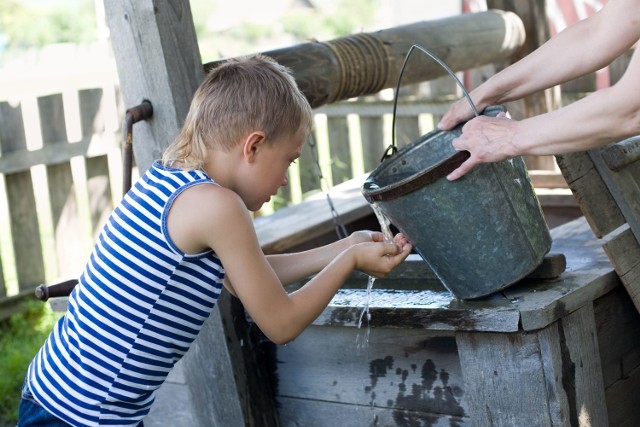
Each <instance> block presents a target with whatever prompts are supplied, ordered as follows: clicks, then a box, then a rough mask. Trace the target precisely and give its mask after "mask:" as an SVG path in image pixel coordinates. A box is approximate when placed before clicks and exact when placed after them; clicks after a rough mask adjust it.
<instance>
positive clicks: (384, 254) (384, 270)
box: [352, 232, 413, 278]
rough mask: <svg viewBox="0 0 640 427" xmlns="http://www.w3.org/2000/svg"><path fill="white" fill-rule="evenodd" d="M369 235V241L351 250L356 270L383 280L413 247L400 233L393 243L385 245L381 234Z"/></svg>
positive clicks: (372, 233)
mask: <svg viewBox="0 0 640 427" xmlns="http://www.w3.org/2000/svg"><path fill="white" fill-rule="evenodd" d="M369 233H371V234H370V239H371V240H369V241H368V242H363V243H358V244H356V245H355V246H353V248H352V249H353V253H354V256H355V264H356V269H358V270H360V271H362V272H363V273H366V274H368V275H370V276H373V277H375V278H384V277H386V276H387V275H388V274H389V273H390V272H391V271H392V270H393V269H394V268H395V267H397V266H398V264H400V263H401V262H402V261H404V260H405V258H406V257H407V256H408V255H409V253H411V249H412V248H413V247H412V246H411V244H410V243H409V241H408V239H407V238H406V237H405V236H404V235H403V234H401V233H399V234H396V235H395V236H394V238H393V243H385V242H384V237H383V235H382V233H379V232H369ZM352 236H353V235H352Z"/></svg>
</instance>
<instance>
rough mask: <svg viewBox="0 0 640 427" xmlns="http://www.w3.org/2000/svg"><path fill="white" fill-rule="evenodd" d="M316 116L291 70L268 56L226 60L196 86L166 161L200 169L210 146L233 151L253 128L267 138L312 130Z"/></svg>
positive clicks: (167, 164)
mask: <svg viewBox="0 0 640 427" xmlns="http://www.w3.org/2000/svg"><path fill="white" fill-rule="evenodd" d="M312 120H313V115H312V111H311V107H310V106H309V103H308V102H307V99H306V98H305V96H304V95H303V94H302V92H301V91H300V89H299V88H298V86H297V84H296V82H295V80H294V78H293V76H292V75H291V72H290V70H289V69H287V68H286V67H284V66H282V65H280V64H278V63H277V62H276V61H274V60H273V59H271V58H269V57H267V56H264V55H260V54H257V55H251V56H246V57H242V58H235V59H230V60H227V61H225V62H224V63H223V64H222V65H219V66H218V67H216V68H214V69H213V70H211V71H210V72H209V74H208V75H207V76H206V77H205V79H204V81H203V82H202V84H201V85H200V87H199V88H198V90H197V91H196V93H195V94H194V96H193V100H192V102H191V106H190V108H189V112H188V113H187V117H186V118H185V121H184V124H183V126H182V129H181V130H180V133H179V134H178V136H177V138H176V140H175V141H174V142H173V143H172V144H171V145H170V146H169V147H168V148H167V149H166V150H165V152H164V155H163V157H162V162H163V164H164V165H166V166H171V165H172V164H173V163H175V162H179V163H180V167H181V168H185V169H199V168H201V167H202V166H203V163H204V162H205V160H206V158H207V152H208V150H209V149H210V148H217V149H222V150H225V151H227V150H230V149H231V148H232V147H233V146H235V144H237V143H238V142H239V141H241V139H242V138H243V137H245V136H246V135H248V134H249V133H250V132H253V131H256V130H260V131H263V132H265V134H266V136H267V140H269V141H273V140H276V139H278V138H282V137H288V136H292V135H294V134H295V133H296V132H299V131H303V132H306V133H307V134H308V133H309V132H310V131H311V126H312Z"/></svg>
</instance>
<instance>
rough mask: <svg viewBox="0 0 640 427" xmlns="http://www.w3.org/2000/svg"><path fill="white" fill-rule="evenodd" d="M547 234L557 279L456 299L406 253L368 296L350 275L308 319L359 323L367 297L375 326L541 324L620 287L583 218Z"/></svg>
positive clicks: (512, 327)
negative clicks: (561, 260)
mask: <svg viewBox="0 0 640 427" xmlns="http://www.w3.org/2000/svg"><path fill="white" fill-rule="evenodd" d="M551 233H552V237H553V244H552V249H551V251H552V252H554V253H561V254H564V256H565V258H566V271H565V272H563V273H562V274H561V275H560V276H559V277H557V278H555V279H524V280H522V281H521V282H519V283H518V284H515V285H513V286H511V287H509V288H507V289H505V290H503V291H501V292H497V293H494V294H492V295H490V296H489V297H486V298H481V299H476V300H459V299H457V298H455V297H454V296H453V295H452V294H451V293H450V292H449V291H447V290H446V288H445V287H444V286H442V284H441V283H440V282H439V281H438V280H437V279H436V278H435V276H434V275H433V273H432V272H431V270H430V269H429V267H428V265H427V264H426V263H425V262H424V261H422V259H421V258H420V257H419V256H417V255H413V254H412V255H410V257H409V259H408V260H407V261H405V263H403V265H401V266H400V267H399V268H398V269H396V271H394V272H393V273H392V274H391V275H390V276H389V277H388V278H387V279H381V280H376V281H375V282H374V284H373V287H372V291H371V294H370V295H368V294H367V290H366V284H367V277H366V276H364V275H354V276H353V278H352V280H351V281H350V283H347V284H346V285H345V287H343V289H341V290H340V292H339V293H338V294H337V295H336V297H335V298H334V299H333V301H332V303H331V304H330V305H329V307H328V308H327V309H326V310H325V311H324V312H323V313H322V315H321V316H320V317H319V318H318V319H317V320H316V321H315V322H314V324H316V325H329V326H331V325H340V326H355V327H357V326H358V323H359V319H360V314H361V311H362V308H363V307H365V305H366V304H367V301H368V304H369V311H370V313H371V325H372V326H374V327H399V328H425V329H431V330H451V331H485V332H489V331H493V332H514V331H517V330H518V329H519V328H522V329H524V330H525V331H529V330H535V329H540V328H543V327H545V326H547V325H549V324H551V323H553V322H554V321H556V320H558V319H559V318H561V317H563V316H565V315H566V314H568V313H570V312H571V311H574V310H576V309H578V308H580V307H581V306H583V305H585V304H590V303H591V302H592V301H593V300H594V299H596V298H598V297H600V296H601V295H604V294H606V293H607V292H609V291H610V290H611V289H613V288H615V287H616V286H618V284H619V282H618V279H617V276H616V274H615V272H614V271H613V267H612V266H611V264H610V262H609V260H608V258H607V256H606V255H605V253H604V251H603V250H602V247H601V245H600V243H599V242H598V241H597V239H595V238H594V237H593V234H592V232H591V230H590V229H589V226H588V224H587V223H586V221H585V219H584V218H581V219H578V220H575V221H572V222H570V223H567V224H565V225H563V226H560V227H557V228H555V229H553V230H552V232H551ZM354 288H355V289H354Z"/></svg>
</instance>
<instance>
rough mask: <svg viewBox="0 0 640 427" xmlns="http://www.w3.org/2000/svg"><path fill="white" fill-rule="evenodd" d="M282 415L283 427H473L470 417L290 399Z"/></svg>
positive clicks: (281, 409)
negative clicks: (398, 426) (397, 426)
mask: <svg viewBox="0 0 640 427" xmlns="http://www.w3.org/2000/svg"><path fill="white" fill-rule="evenodd" d="M278 406H279V409H278V414H279V416H280V425H281V426H282V427H298V426H305V427H326V426H341V425H342V426H396V425H400V426H405V425H406V426H414V425H415V426H429V427H451V426H456V427H471V421H470V420H469V418H468V417H454V416H449V415H445V414H433V413H424V412H416V411H410V410H407V409H403V410H398V409H389V408H380V407H378V406H371V405H356V406H354V405H345V404H340V403H333V402H320V401H315V400H304V399H296V398H290V397H279V398H278Z"/></svg>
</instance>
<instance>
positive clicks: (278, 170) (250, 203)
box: [244, 131, 307, 211]
mask: <svg viewBox="0 0 640 427" xmlns="http://www.w3.org/2000/svg"><path fill="white" fill-rule="evenodd" d="M306 137H307V135H306V133H305V132H302V131H299V132H296V133H295V134H293V135H291V136H288V137H283V138H281V139H279V140H271V141H266V142H267V144H266V145H265V146H264V147H263V149H262V151H261V152H260V153H259V155H258V156H257V157H256V163H255V168H254V173H253V179H252V180H251V181H252V183H251V187H252V188H251V189H247V190H248V191H247V193H246V197H245V198H244V201H245V204H246V205H247V207H248V208H249V210H252V211H257V210H259V209H260V208H261V207H262V205H263V204H265V203H267V202H269V200H271V197H272V196H274V195H275V194H276V193H277V192H278V189H280V187H282V186H284V185H287V184H288V183H289V178H288V169H289V166H291V164H292V163H294V162H295V161H296V160H297V159H298V158H299V157H300V154H301V153H302V146H303V145H304V141H305V139H306Z"/></svg>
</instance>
